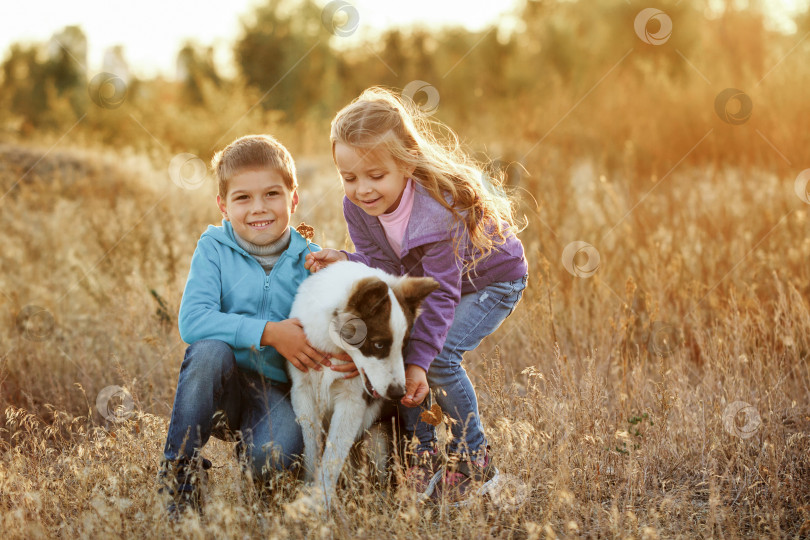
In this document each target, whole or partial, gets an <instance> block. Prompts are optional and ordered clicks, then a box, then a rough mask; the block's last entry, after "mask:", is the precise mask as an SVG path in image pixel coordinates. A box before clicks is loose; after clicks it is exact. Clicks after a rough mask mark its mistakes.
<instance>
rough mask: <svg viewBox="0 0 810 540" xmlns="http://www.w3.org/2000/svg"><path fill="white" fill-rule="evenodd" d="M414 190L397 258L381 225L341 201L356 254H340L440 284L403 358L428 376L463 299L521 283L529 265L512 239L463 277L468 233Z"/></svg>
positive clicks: (467, 257)
mask: <svg viewBox="0 0 810 540" xmlns="http://www.w3.org/2000/svg"><path fill="white" fill-rule="evenodd" d="M414 186H415V188H416V189H415V193H414V199H413V209H412V210H411V217H410V220H409V221H408V227H407V229H406V230H405V238H403V240H402V253H400V254H397V253H395V252H394V249H393V248H392V247H391V245H390V244H389V243H388V239H387V238H386V236H385V231H384V230H383V227H382V224H380V220H379V219H377V218H376V217H374V216H369V215H368V214H366V213H365V212H364V211H363V210H362V209H361V208H359V207H357V206H356V205H355V204H354V203H352V202H351V201H350V200H349V199H348V198H347V197H344V198H343V215H344V217H345V218H346V224H347V225H348V227H349V234H350V235H351V237H352V242H353V243H354V247H355V249H356V250H357V251H356V253H349V252H346V251H344V253H346V255H348V257H349V260H351V261H357V262H362V263H364V264H366V265H368V266H371V267H374V268H379V269H380V270H384V271H386V272H389V273H391V274H394V275H398V276H403V275H405V274H408V275H409V276H413V277H421V276H429V277H432V278H433V279H435V280H436V281H438V282H439V288H438V289H436V290H435V291H434V292H432V293H431V294H430V295H428V297H427V298H426V299H425V301H424V302H422V308H421V309H422V311H421V314H420V315H419V316H418V317H417V318H416V321H415V322H414V325H413V330H412V332H411V336H410V341H409V343H408V348H407V350H406V352H405V363H406V364H415V365H417V366H419V367H421V368H423V369H424V370H425V371H427V370H428V368H429V367H430V363H431V362H432V361H433V359H434V358H435V357H436V356H437V355H438V354H439V352H440V351H441V350H442V347H443V346H444V341H445V339H446V338H447V331H448V330H449V329H450V325H451V324H452V323H453V315H454V314H455V310H456V306H457V305H458V303H459V300H460V299H461V295H462V294H468V293H471V292H475V291H476V290H478V289H481V288H483V287H486V286H487V285H489V284H490V283H495V282H497V281H513V280H516V279H520V278H522V277H523V276H525V275H526V274H527V272H528V265H527V264H526V258H525V256H524V254H523V245H522V244H521V243H520V240H519V239H518V238H517V237H516V236H514V235H510V236H509V237H508V238H507V241H506V243H505V244H503V245H500V246H495V247H493V249H492V252H491V253H490V254H489V256H487V257H486V258H485V259H483V260H481V261H479V262H478V264H477V265H476V268H475V271H474V272H471V273H467V272H462V270H463V269H466V268H467V267H468V265H467V263H468V262H469V261H471V260H472V257H471V255H470V254H471V252H472V244H471V243H470V241H469V236H468V235H467V233H466V229H465V228H464V227H463V225H460V222H458V221H456V220H455V218H454V216H453V214H452V213H451V212H450V211H449V210H447V209H446V208H445V207H444V206H442V205H441V204H440V203H439V202H438V201H436V200H434V199H433V198H432V197H431V196H430V195H429V194H428V193H427V191H426V190H425V188H423V187H422V186H421V185H419V183H417V182H414ZM456 231H461V233H460V234H461V235H462V238H463V240H462V242H461V246H460V249H459V256H460V258H457V257H456V255H455V253H454V248H453V237H454V234H456Z"/></svg>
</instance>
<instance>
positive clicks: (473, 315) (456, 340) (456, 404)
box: [399, 276, 528, 455]
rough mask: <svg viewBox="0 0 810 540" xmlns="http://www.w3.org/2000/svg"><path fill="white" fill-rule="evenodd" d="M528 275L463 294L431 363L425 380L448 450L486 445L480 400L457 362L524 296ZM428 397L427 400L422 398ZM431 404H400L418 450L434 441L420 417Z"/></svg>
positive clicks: (472, 450)
mask: <svg viewBox="0 0 810 540" xmlns="http://www.w3.org/2000/svg"><path fill="white" fill-rule="evenodd" d="M527 280H528V276H523V277H522V278H520V279H516V280H514V281H500V282H496V283H492V284H491V285H488V286H487V287H484V288H483V289H481V290H479V291H476V292H474V293H469V294H465V295H462V297H461V301H460V302H459V304H458V307H457V308H456V314H455V317H454V318H453V324H452V325H451V326H450V330H449V331H448V333H447V339H446V341H445V342H444V348H443V349H442V351H441V352H440V353H439V356H437V357H436V359H435V360H433V363H431V364H430V369H429V370H428V373H427V380H428V384H429V385H430V388H431V393H432V394H433V397H434V399H435V400H436V401H437V402H438V404H439V406H440V407H441V408H442V411H443V412H444V414H446V415H448V416H449V417H450V418H452V419H453V420H454V421H453V422H451V424H452V425H451V430H452V434H453V436H452V438H451V440H450V441H449V443H448V445H447V452H448V453H451V454H453V453H469V454H473V455H475V454H478V453H479V452H483V451H484V450H485V449H486V446H487V440H486V437H484V431H483V428H482V426H481V418H480V416H479V415H478V400H477V398H476V397H475V390H474V389H473V386H472V384H471V383H470V378H469V377H468V376H467V372H466V371H465V370H464V368H463V367H462V366H461V360H462V357H463V355H464V353H465V352H466V351H471V350H473V349H475V348H476V347H478V345H479V344H480V343H481V341H482V340H483V339H484V338H485V337H487V336H488V335H490V334H491V333H492V332H494V331H495V330H496V329H497V328H498V327H499V326H500V325H501V323H502V322H503V321H504V319H506V317H508V316H509V315H510V314H511V313H512V311H513V310H514V309H515V306H516V305H517V303H518V302H519V301H520V298H521V297H522V296H523V290H524V289H525V288H526V282H527ZM426 401H427V400H426ZM426 408H428V409H429V408H430V405H429V403H428V404H427V405H426V404H425V403H423V404H422V406H420V407H405V406H403V405H402V404H399V413H400V417H401V418H402V419H403V421H404V429H405V432H406V435H407V437H408V440H410V439H411V438H412V436H413V435H414V434H415V435H416V437H417V439H419V445H418V446H417V448H416V452H417V453H421V452H425V451H430V450H432V449H433V448H434V447H435V445H436V428H435V427H434V426H432V425H430V424H428V423H426V422H423V421H421V420H420V419H419V415H420V414H421V412H422V411H423V410H425V409H426Z"/></svg>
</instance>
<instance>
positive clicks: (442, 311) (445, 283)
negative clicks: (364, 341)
mask: <svg viewBox="0 0 810 540" xmlns="http://www.w3.org/2000/svg"><path fill="white" fill-rule="evenodd" d="M420 263H421V266H422V269H423V271H424V273H423V275H425V276H429V277H432V278H433V279H435V280H436V281H437V282H438V283H439V288H438V289H436V290H435V291H433V292H432V293H430V294H429V295H428V296H427V298H425V300H424V301H423V302H422V306H421V313H420V314H419V316H418V317H417V318H416V320H415V321H414V324H413V331H412V332H411V337H410V340H409V342H408V348H407V351H406V353H405V363H406V364H415V365H417V366H419V367H421V368H423V369H424V370H425V371H427V370H428V369H429V368H430V364H431V362H433V359H434V358H436V356H438V354H439V352H441V350H442V348H443V347H444V342H445V340H446V339H447V332H448V331H449V330H450V326H451V325H452V324H453V319H454V316H455V312H456V308H457V307H458V303H459V301H460V300H461V266H460V264H459V261H458V259H457V257H456V255H455V252H454V250H453V243H452V242H450V241H440V242H435V243H433V244H427V245H425V246H424V252H423V253H422V256H421V261H420Z"/></svg>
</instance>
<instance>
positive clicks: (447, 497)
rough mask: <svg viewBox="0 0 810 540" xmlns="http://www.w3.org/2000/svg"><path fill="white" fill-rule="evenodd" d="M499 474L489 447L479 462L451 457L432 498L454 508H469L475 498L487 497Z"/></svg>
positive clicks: (464, 457)
mask: <svg viewBox="0 0 810 540" xmlns="http://www.w3.org/2000/svg"><path fill="white" fill-rule="evenodd" d="M499 474H500V473H499V472H498V469H497V467H495V465H493V463H492V456H491V455H490V453H489V447H487V451H486V453H485V454H484V457H483V458H479V459H477V460H471V459H469V457H467V456H459V455H454V456H451V457H450V458H449V459H448V462H447V467H446V468H445V471H444V474H443V475H442V477H441V481H439V482H437V484H436V489H435V490H434V491H433V497H432V498H433V499H434V500H436V501H437V502H440V501H443V502H446V503H448V504H449V505H450V506H454V507H461V506H467V505H469V504H472V502H473V501H474V500H475V497H474V496H481V495H485V494H486V493H487V492H488V491H489V490H490V489H491V488H492V487H493V486H494V485H495V482H496V479H497V478H498V475H499Z"/></svg>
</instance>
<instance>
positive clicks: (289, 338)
mask: <svg viewBox="0 0 810 540" xmlns="http://www.w3.org/2000/svg"><path fill="white" fill-rule="evenodd" d="M261 344H262V346H266V345H269V346H271V347H273V348H274V349H276V350H277V351H278V353H279V354H280V355H281V356H283V357H284V358H286V359H287V361H288V362H290V363H291V364H292V365H294V366H295V367H296V369H298V370H299V371H304V372H306V371H308V370H310V369H314V370H317V371H320V370H321V369H323V367H322V366H326V367H332V362H330V361H329V358H330V357H331V355H329V354H327V353H325V352H321V351H319V350H318V349H316V348H314V347H313V346H312V345H310V344H309V341H307V336H306V334H305V333H304V327H303V326H301V321H299V320H298V319H287V320H284V321H279V322H268V323H267V324H266V325H264V333H262V340H261Z"/></svg>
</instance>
